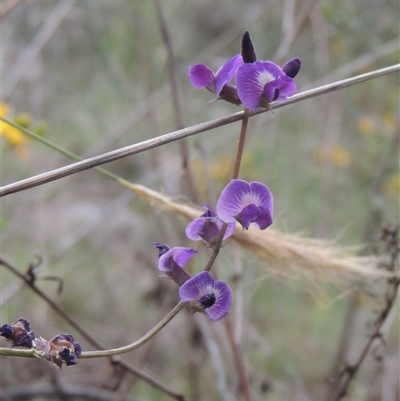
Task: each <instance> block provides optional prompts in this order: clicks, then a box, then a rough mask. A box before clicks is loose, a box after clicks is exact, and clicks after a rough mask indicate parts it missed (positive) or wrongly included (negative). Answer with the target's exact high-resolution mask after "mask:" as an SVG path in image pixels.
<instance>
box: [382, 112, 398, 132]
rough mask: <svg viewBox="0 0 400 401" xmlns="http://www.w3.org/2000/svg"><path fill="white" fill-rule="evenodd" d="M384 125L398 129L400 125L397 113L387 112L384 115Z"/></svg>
mask: <svg viewBox="0 0 400 401" xmlns="http://www.w3.org/2000/svg"><path fill="white" fill-rule="evenodd" d="M383 125H384V126H385V128H388V129H391V130H392V129H396V128H397V127H398V125H399V121H398V117H397V114H395V113H391V112H387V113H385V114H384V115H383Z"/></svg>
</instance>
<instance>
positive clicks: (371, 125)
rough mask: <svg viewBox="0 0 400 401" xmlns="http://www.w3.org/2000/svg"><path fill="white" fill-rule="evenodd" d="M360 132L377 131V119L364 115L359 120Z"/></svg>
mask: <svg viewBox="0 0 400 401" xmlns="http://www.w3.org/2000/svg"><path fill="white" fill-rule="evenodd" d="M357 126H358V132H359V133H360V134H361V135H373V134H375V133H376V128H377V127H376V121H375V119H373V118H372V117H369V116H363V117H360V118H359V119H358V122H357Z"/></svg>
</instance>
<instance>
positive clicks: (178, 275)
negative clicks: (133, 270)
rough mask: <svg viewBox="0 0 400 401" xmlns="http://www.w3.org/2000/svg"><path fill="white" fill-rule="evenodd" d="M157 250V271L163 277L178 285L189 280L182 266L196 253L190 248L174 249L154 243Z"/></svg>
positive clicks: (188, 275)
mask: <svg viewBox="0 0 400 401" xmlns="http://www.w3.org/2000/svg"><path fill="white" fill-rule="evenodd" d="M154 246H155V247H156V248H158V250H159V259H158V269H159V270H160V271H162V272H163V273H165V276H166V277H168V278H171V279H172V280H174V281H175V282H176V283H177V284H178V285H181V284H183V283H184V282H185V281H187V280H189V279H190V277H191V276H190V274H189V273H187V272H186V271H185V270H184V269H183V266H184V265H185V264H186V263H187V262H188V261H189V260H190V259H191V258H192V257H193V256H194V255H195V254H196V253H197V251H195V250H194V249H192V248H183V247H175V248H171V249H170V248H169V247H168V246H167V245H163V244H160V243H158V242H156V243H155V244H154Z"/></svg>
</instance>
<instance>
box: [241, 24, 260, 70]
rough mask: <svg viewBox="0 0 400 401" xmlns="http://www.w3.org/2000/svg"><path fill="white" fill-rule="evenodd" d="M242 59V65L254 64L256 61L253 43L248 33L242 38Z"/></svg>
mask: <svg viewBox="0 0 400 401" xmlns="http://www.w3.org/2000/svg"><path fill="white" fill-rule="evenodd" d="M242 58H243V62H244V63H254V62H255V61H256V60H257V57H256V53H255V51H254V46H253V42H252V41H251V37H250V34H249V32H248V31H245V33H244V34H243V37H242Z"/></svg>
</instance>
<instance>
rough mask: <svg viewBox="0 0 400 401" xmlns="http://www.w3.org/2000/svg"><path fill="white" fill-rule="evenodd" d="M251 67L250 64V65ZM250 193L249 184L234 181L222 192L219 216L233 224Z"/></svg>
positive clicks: (218, 205)
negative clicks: (244, 199)
mask: <svg viewBox="0 0 400 401" xmlns="http://www.w3.org/2000/svg"><path fill="white" fill-rule="evenodd" d="M248 65H249V64H248ZM249 192H250V186H249V184H248V183H247V182H246V181H244V180H240V179H236V180H232V181H231V182H230V183H229V184H228V185H227V186H226V187H225V188H224V189H223V191H222V193H221V196H220V197H219V199H218V202H217V215H218V217H219V218H220V219H221V220H222V221H224V222H225V223H233V222H235V221H236V216H237V215H238V214H239V213H240V212H241V211H242V209H243V205H242V199H243V198H244V197H245V196H246V195H248V194H249Z"/></svg>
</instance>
